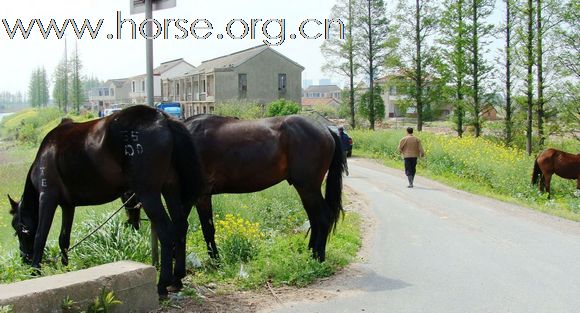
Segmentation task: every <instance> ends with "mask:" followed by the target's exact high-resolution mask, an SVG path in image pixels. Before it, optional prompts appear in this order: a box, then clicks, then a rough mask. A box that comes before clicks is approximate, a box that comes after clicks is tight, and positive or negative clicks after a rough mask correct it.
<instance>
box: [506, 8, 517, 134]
mask: <svg viewBox="0 0 580 313" xmlns="http://www.w3.org/2000/svg"><path fill="white" fill-rule="evenodd" d="M504 2H505V6H506V14H505V27H504V31H505V48H504V49H505V139H504V140H505V144H506V145H510V144H511V142H512V136H513V134H512V129H513V127H512V126H513V122H512V110H513V109H512V82H513V81H512V59H513V56H512V49H513V43H512V32H513V26H514V20H515V18H516V14H515V8H514V0H504Z"/></svg>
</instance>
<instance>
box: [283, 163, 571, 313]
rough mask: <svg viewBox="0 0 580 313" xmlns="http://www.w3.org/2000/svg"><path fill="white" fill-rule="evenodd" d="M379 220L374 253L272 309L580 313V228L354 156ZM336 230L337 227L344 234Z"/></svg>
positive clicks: (357, 177) (355, 171) (355, 181)
mask: <svg viewBox="0 0 580 313" xmlns="http://www.w3.org/2000/svg"><path fill="white" fill-rule="evenodd" d="M349 167H350V172H351V176H350V177H349V178H347V179H346V181H345V183H346V184H347V185H348V186H350V187H351V188H352V189H354V190H355V191H356V192H358V193H360V194H361V195H363V196H364V197H365V198H366V200H367V201H368V203H369V208H370V213H369V214H370V215H372V216H373V218H374V219H375V220H376V223H375V225H374V226H373V227H372V230H371V234H370V243H369V246H368V248H367V250H368V253H367V254H368V255H367V257H366V258H365V259H364V261H363V262H361V263H357V264H354V265H353V267H352V268H351V269H350V270H349V271H347V273H349V274H345V275H341V276H339V277H338V278H336V279H333V280H331V282H330V283H326V284H323V287H322V288H323V289H324V290H326V291H327V292H329V293H331V294H333V295H336V296H331V297H329V298H330V299H329V300H326V301H320V300H318V301H310V302H298V303H286V304H284V305H283V306H282V307H281V308H278V310H277V311H276V312H308V313H311V312H445V313H449V312H526V313H527V312H546V313H556V312H576V313H577V312H580V223H575V222H569V221H565V220H561V219H558V218H554V217H551V216H547V215H544V214H541V213H537V212H534V211H531V210H528V209H525V208H520V207H517V206H513V205H508V204H505V203H502V202H499V201H495V200H490V199H487V198H484V197H478V196H474V195H471V194H468V193H464V192H461V191H457V190H454V189H451V188H449V187H446V186H443V185H441V184H438V183H435V182H433V181H429V180H427V179H422V178H420V177H419V178H417V179H416V182H415V184H416V187H415V188H414V189H412V190H411V189H407V188H405V185H406V182H405V180H404V178H405V177H404V175H403V174H402V172H401V171H397V170H392V169H387V168H384V167H382V166H380V165H377V164H376V163H374V162H372V161H367V160H363V159H351V160H350V161H349ZM338 231H340V228H339V229H338Z"/></svg>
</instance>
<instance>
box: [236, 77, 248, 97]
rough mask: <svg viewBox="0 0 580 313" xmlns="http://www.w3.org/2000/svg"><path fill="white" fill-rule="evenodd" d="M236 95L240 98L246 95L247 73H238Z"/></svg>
mask: <svg viewBox="0 0 580 313" xmlns="http://www.w3.org/2000/svg"><path fill="white" fill-rule="evenodd" d="M238 97H239V98H240V99H246V98H247V97H248V74H238Z"/></svg>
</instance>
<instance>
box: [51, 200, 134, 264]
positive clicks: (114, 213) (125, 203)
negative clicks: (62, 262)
mask: <svg viewBox="0 0 580 313" xmlns="http://www.w3.org/2000/svg"><path fill="white" fill-rule="evenodd" d="M134 197H135V194H134V193H133V195H131V197H129V199H127V201H125V202H124V203H123V204H122V205H121V207H120V208H118V209H117V210H116V211H115V212H113V214H111V216H109V218H107V219H106V220H105V221H104V222H103V223H101V225H99V227H97V228H95V229H94V230H93V231H91V232H90V233H89V234H88V235H86V236H84V237H83V239H81V240H79V241H78V242H77V243H75V244H74V245H73V246H72V247H70V248H69V249H68V250H66V252H67V253H68V252H70V251H71V250H72V249H74V248H76V247H77V246H78V245H80V244H81V243H83V241H85V240H87V239H88V238H89V237H90V236H92V235H93V234H95V233H96V232H98V231H99V229H101V228H103V226H105V224H107V223H108V222H109V221H110V220H111V219H112V218H113V216H115V215H117V213H119V211H121V210H122V209H123V208H124V207H126V206H127V203H129V201H131V200H133V198H134ZM60 256H63V255H62V251H61V252H60Z"/></svg>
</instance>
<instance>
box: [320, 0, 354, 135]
mask: <svg viewBox="0 0 580 313" xmlns="http://www.w3.org/2000/svg"><path fill="white" fill-rule="evenodd" d="M355 5H356V0H339V1H338V3H337V4H336V5H334V7H332V11H331V14H330V16H331V19H332V21H333V23H337V24H338V25H339V27H340V29H339V30H338V32H336V29H334V32H333V33H332V35H331V36H330V38H329V39H328V40H325V41H324V43H323V44H322V46H321V47H320V49H321V51H322V54H323V55H324V57H325V59H326V62H325V63H324V65H323V66H322V68H323V70H325V71H332V72H335V73H337V74H339V75H342V76H345V77H347V79H348V86H349V91H348V97H349V101H348V103H349V113H350V125H351V126H352V127H353V128H355V127H356V124H355V123H356V122H355V85H354V79H355V77H356V75H357V74H358V64H357V63H356V62H355V45H354V36H353V35H354V23H355ZM341 23H342V25H341Z"/></svg>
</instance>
